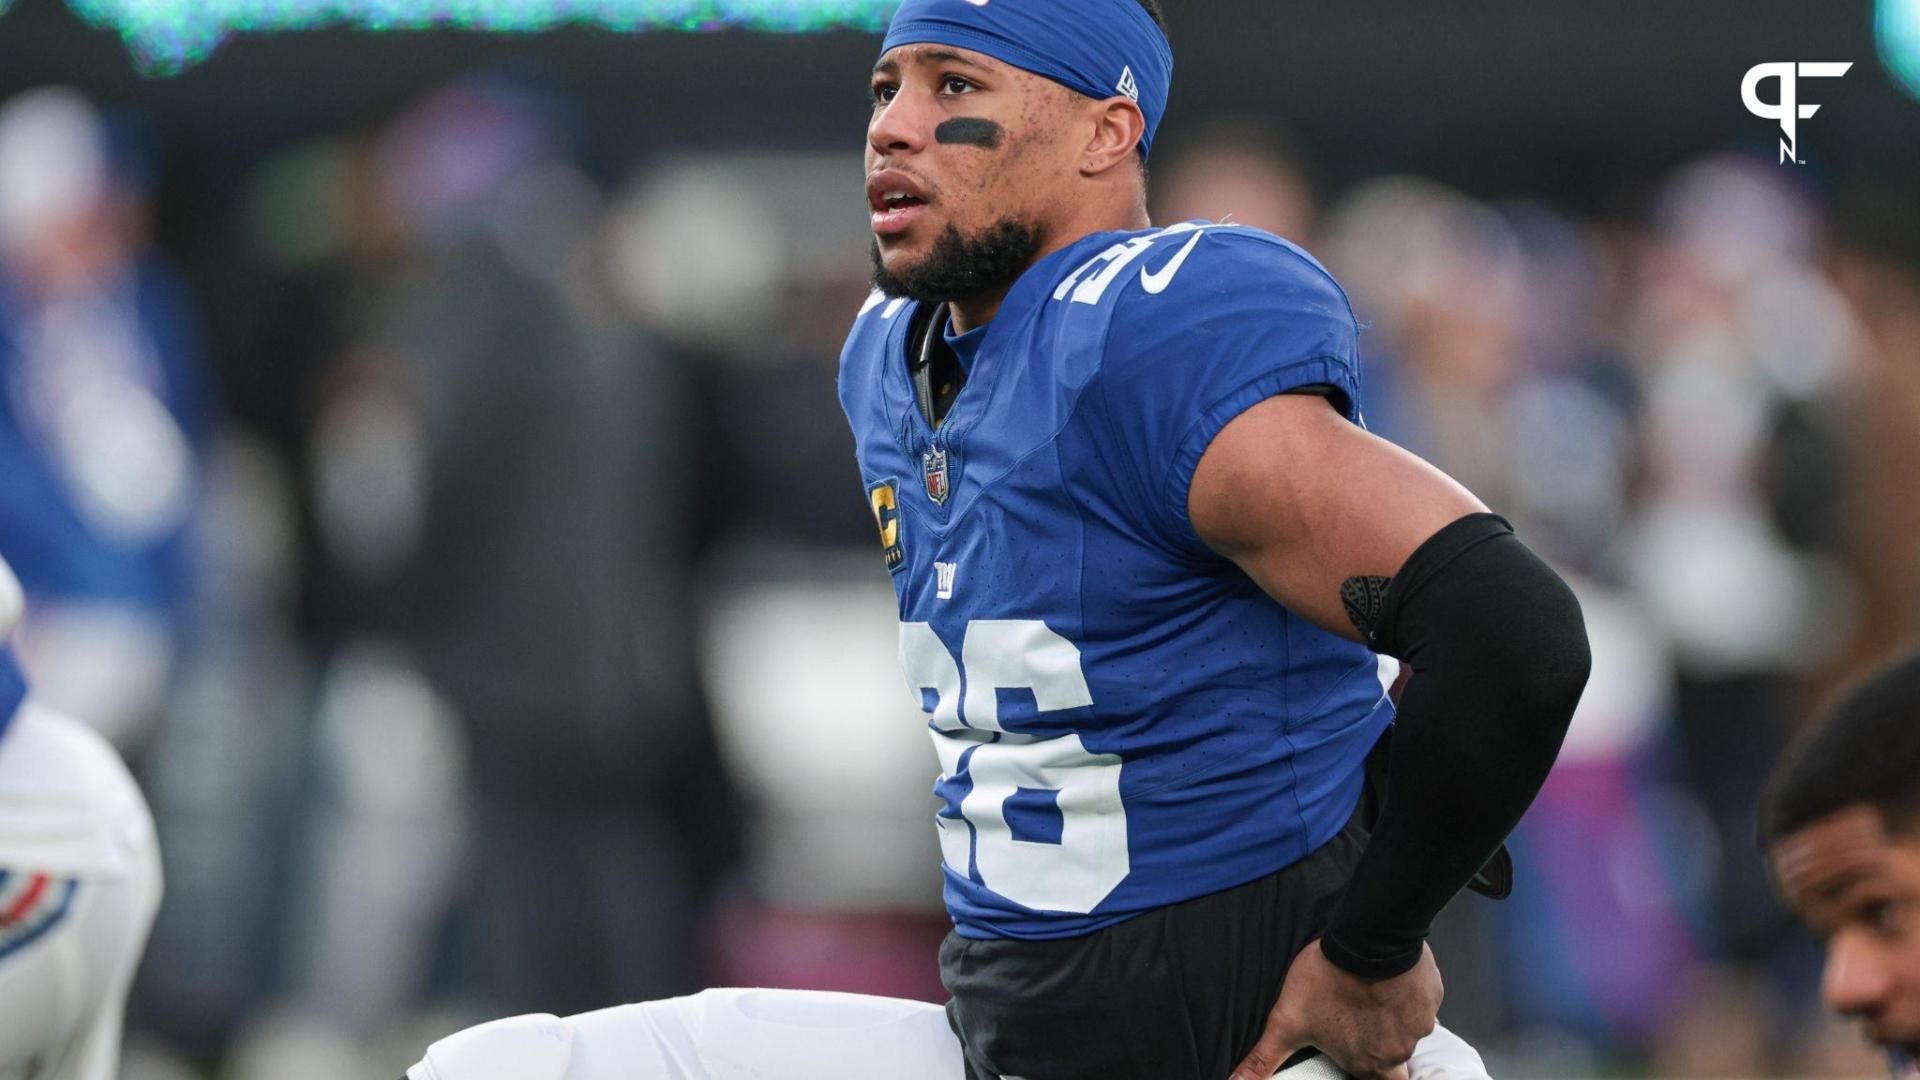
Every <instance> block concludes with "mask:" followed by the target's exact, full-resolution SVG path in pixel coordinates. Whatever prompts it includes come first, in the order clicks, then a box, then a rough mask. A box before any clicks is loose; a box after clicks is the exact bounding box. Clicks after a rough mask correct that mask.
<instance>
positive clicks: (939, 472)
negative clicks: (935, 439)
mask: <svg viewBox="0 0 1920 1080" xmlns="http://www.w3.org/2000/svg"><path fill="white" fill-rule="evenodd" d="M921 464H922V466H923V468H922V469H921V473H922V474H923V475H924V476H925V477H926V479H927V498H929V499H932V500H933V504H934V505H935V506H945V505H946V504H947V496H949V495H951V494H953V489H952V487H951V486H949V484H948V478H947V448H946V447H944V446H930V447H928V448H927V453H926V456H925V457H923V458H922V459H921Z"/></svg>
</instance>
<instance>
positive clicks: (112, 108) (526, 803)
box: [0, 0, 1920, 1080]
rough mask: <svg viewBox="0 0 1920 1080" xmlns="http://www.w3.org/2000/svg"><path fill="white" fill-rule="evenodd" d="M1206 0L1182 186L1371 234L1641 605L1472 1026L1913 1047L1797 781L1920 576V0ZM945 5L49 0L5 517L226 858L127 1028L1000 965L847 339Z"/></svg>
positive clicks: (1420, 402)
mask: <svg viewBox="0 0 1920 1080" xmlns="http://www.w3.org/2000/svg"><path fill="white" fill-rule="evenodd" d="M1166 6H1167V7H1168V9H1169V16H1170V20H1171V22H1172V24H1173V29H1174V41H1175V46H1176V50H1177V52H1178V56H1179V73H1178V77H1177V80H1176V88H1175V95H1174V104H1173V108H1172V113H1171V116H1170V118H1169V123H1168V126H1167V128H1166V132H1167V134H1166V137H1165V138H1164V139H1163V140H1162V144H1161V148H1160V149H1158V150H1157V151H1156V155H1155V162H1154V202H1155V207H1156V219H1157V220H1160V221H1163V222H1164V221H1171V220H1178V219H1184V218H1191V217H1209V218H1218V217H1222V216H1225V215H1228V214H1231V215H1232V216H1233V217H1234V219H1235V220H1238V221H1242V222H1245V223H1248V224H1254V225H1259V226H1263V227H1266V228H1270V229H1273V230H1274V231H1277V232H1279V233H1281V234H1283V235H1285V236H1288V237H1290V238H1293V239H1296V240H1298V241H1300V242H1302V243H1303V244H1305V245H1306V246H1308V247H1309V248H1310V249H1311V250H1313V251H1315V252H1316V253H1318V254H1319V255H1320V256H1321V257H1322V258H1323V260H1324V261H1326V262H1327V263H1328V264H1329V265H1330V266H1331V268H1332V269H1333V270H1334V272H1335V273H1336V274H1337V275H1339V276H1340V277H1341V279H1342V280H1343V281H1344V282H1345V283H1346V284H1347V286H1348V287H1349V289H1350V290H1351V291H1352V293H1353V295H1354V299H1355V303H1356V307H1357V308H1358V310H1359V313H1360V317H1361V319H1362V320H1363V322H1365V323H1367V324H1369V326H1370V329H1369V330H1368V332H1367V334H1366V336H1365V338H1364V342H1363V344H1364V348H1365V352H1366V360H1367V363H1368V365H1369V366H1368V368H1367V370H1366V380H1367V382H1366V392H1367V395H1368V397H1367V412H1368V415H1369V420H1370V423H1371V425H1372V426H1373V427H1374V428H1375V429H1376V430H1378V431H1380V432H1381V433H1383V434H1385V435H1387V436H1388V437H1390V438H1393V439H1395V440H1397V441H1400V442H1402V443H1404V444H1405V445H1407V446H1409V447H1411V448H1413V449H1415V450H1417V451H1419V452H1420V453H1422V454H1424V455H1426V456H1428V457H1429V458H1431V459H1433V460H1434V461H1436V462H1437V463H1439V464H1440V465H1441V466H1443V467H1444V468H1446V469H1447V470H1449V471H1451V472H1452V473H1454V474H1455V475H1456V476H1458V477H1460V478H1462V479H1463V480H1464V481H1466V482H1467V483H1468V484H1469V485H1470V486H1472V487H1473V488H1474V489H1475V490H1476V491H1477V492H1479V493H1480V494H1481V495H1482V497H1483V498H1485V499H1486V500H1487V501H1488V502H1489V503H1490V504H1492V505H1493V506H1494V508H1495V509H1497V510H1499V511H1501V512H1503V513H1505V514H1507V515H1509V516H1510V517H1512V518H1513V519H1514V520H1515V521H1516V523H1517V524H1518V525H1519V527H1520V528H1521V531H1522V533H1523V535H1525V536H1527V537H1528V538H1529V539H1530V540H1532V541H1533V543H1534V544H1535V545H1536V547H1538V548H1540V549H1541V550H1543V551H1545V552H1547V553H1549V554H1550V555H1551V556H1552V557H1554V558H1555V559H1556V560H1557V561H1558V562H1559V564H1560V566H1561V567H1562V568H1563V569H1564V570H1565V571H1566V572H1567V573H1568V574H1569V575H1570V576H1573V577H1575V578H1576V579H1577V580H1578V582H1579V583H1580V588H1581V590H1582V592H1583V594H1584V599H1585V601H1586V605H1587V611H1588V614H1589V619H1590V622H1591V630H1592V633H1593V637H1594V643H1595V651H1596V656H1597V666H1596V673H1595V677H1594V680H1593V684H1592V686H1591V688H1590V689H1589V692H1588V696H1587V700H1586V702H1585V704H1584V706H1583V709H1582V713H1581V715H1580V717H1579V718H1578V720H1577V723H1576V731H1575V734H1574V736H1573V738H1572V740H1571V741H1570V743H1569V746H1568V748H1567V752H1566V754H1565V755H1564V757H1563V760H1562V764H1561V766H1560V768H1559V769H1558V771H1557V773H1556V775H1555V777H1554V779H1553V781H1552V782H1551V783H1550V784H1549V786H1548V788H1547V790H1546V792H1545V794H1544V795H1543V796H1542V798H1541V800H1540V802H1539V804H1538V805H1537V806H1536V808H1535V810H1534V811H1533V813H1532V815H1531V816H1530V818H1529V820H1528V822H1527V823H1526V825H1525V826H1524V827H1523V829H1522V831H1521V834H1520V835H1519V836H1518V838H1517V843H1516V848H1517V854H1518V857H1519V867H1520V883H1519V884H1520V887H1519V890H1518V891H1517V893H1516V895H1515V897H1514V898H1513V899H1512V900H1511V901H1510V902H1508V903H1506V904H1501V905H1494V904H1490V903H1487V902H1484V901H1480V900H1478V899H1475V898H1466V899H1463V900H1461V901H1459V902H1458V903H1456V904H1455V906H1454V908H1453V909H1452V910H1451V911H1450V912H1449V914H1448V916H1447V918H1446V922H1445V924H1444V925H1443V926H1442V928H1441V929H1440V931H1439V934H1438V938H1437V940H1436V943H1435V944H1436V950H1437V952H1438V953H1439V956H1440V959H1441V963H1442V966H1443V968H1444V970H1445V972H1446V976H1447V983H1448V990H1449V996H1448V1016H1449V1022H1450V1024H1451V1025H1452V1026H1453V1027H1454V1028H1455V1029H1457V1030H1459V1031H1461V1032H1463V1033H1465V1034H1467V1035H1468V1036H1469V1037H1471V1038H1473V1039H1474V1040H1475V1041H1476V1042H1477V1043H1478V1044H1479V1045H1480V1046H1481V1047H1482V1048H1483V1049H1484V1050H1485V1051H1486V1054H1487V1057H1488V1059H1489V1061H1490V1063H1491V1064H1493V1065H1494V1066H1495V1071H1496V1074H1498V1075H1503V1076H1512V1077H1539V1076H1590V1075H1612V1076H1627V1075H1647V1076H1698V1077H1706V1076H1864V1075H1874V1074H1875V1072H1876V1070H1879V1069H1882V1068H1883V1067H1882V1066H1879V1065H1878V1064H1877V1063H1876V1062H1875V1061H1874V1060H1873V1059H1872V1058H1871V1056H1869V1055H1867V1054H1866V1053H1865V1051H1863V1050H1861V1049H1859V1048H1857V1047H1855V1046H1854V1045H1853V1040H1852V1038H1851V1036H1850V1035H1849V1034H1848V1033H1847V1032H1845V1031H1842V1030H1839V1029H1837V1028H1836V1027H1835V1026H1833V1025H1831V1024H1828V1023H1826V1022H1823V1021H1822V1020H1821V1019H1820V1016H1819V1012H1818V1009H1817V1006H1816V1003H1815V999H1814V990H1815V983H1816V980H1817V966H1818V959H1817V956H1816V954H1815V953H1814V951H1813V949H1812V947H1811V944H1810V943H1809V942H1808V941H1806V940H1805V939H1804V938H1803V937H1802V936H1801V935H1800V934H1798V933H1797V932H1796V931H1795V930H1794V928H1793V927H1792V926H1791V925H1790V924H1789V922H1788V921H1787V919H1786V917H1785V916H1784V914H1783V913H1782V911H1781V910H1780V909H1779V908H1778V907H1777V906H1776V905H1775V904H1774V903H1773V901H1772V900H1771V899H1770V896H1769V892H1768V890H1767V887H1766V881H1765V877H1764V871H1763V869H1762V867H1761V865H1760V863H1759V860H1758V858H1757V856H1756V854H1755V852H1754V848H1753V844H1752V841H1751V806H1752V801H1753V797H1754V794H1755V789H1756V786H1757V784H1758V782H1759V779H1760V777H1761V775H1762V773H1763V772H1764V770H1765V769H1766V767H1767V766H1768V764H1769V762H1770V761H1771V759H1772V757H1773V756H1774V754H1775V753H1776V752H1777V750H1778V748H1779V746H1780V744H1781V742H1782V740H1783V739H1785V738H1787V737H1788V736H1789V735H1790V733H1791V731H1792V730H1793V729H1794V727H1795V725H1796V724H1797V723H1799V722H1800V721H1801V719H1802V718H1803V717H1804V716H1805V715H1806V712H1807V710H1808V708H1809V705H1810V703H1812V702H1814V701H1816V700H1818V698H1819V696H1820V695H1821V694H1822V693H1824V692H1825V691H1827V690H1828V689H1830V688H1831V687H1832V686H1834V685H1835V683H1836V682H1837V681H1839V680H1842V679H1844V678H1845V677H1846V676H1847V675H1848V674H1850V673H1853V672H1856V671H1858V670H1859V669H1860V668H1861V667H1862V666H1863V665H1865V664H1867V663H1870V662H1871V661H1872V660H1874V659H1875V658H1877V657H1880V656H1883V655H1884V654H1886V653H1887V652H1888V651H1890V650H1891V649H1893V648H1895V647H1896V646H1897V645H1899V644H1900V643H1902V642H1903V641H1910V640H1911V639H1912V638H1913V636H1914V634H1915V632H1916V630H1917V629H1920V497H1917V496H1920V481H1916V479H1915V478H1916V476H1920V2H1916V0H1881V2H1880V3H1878V4H1874V3H1870V2H1868V0H1688V2H1685V3H1674V2H1670V0H1669V2H1654V0H1627V2H1621V3H1613V4H1591V3H1584V2H1579V3H1576V2H1573V0H1472V2H1461V3H1449V4H1431V3H1423V2H1420V0H1373V2H1370V3H1367V4H1364V5H1351V4H1341V5H1335V4H1320V3H1299V2H1282V0H1167V2H1166ZM889 7H890V5H889V4H887V3H885V2H883V0H872V2H860V0H814V2H811V3H809V2H806V0H780V2H775V0H760V2H757V3H752V2H742V3H734V4H726V3H716V2H694V0H677V2H676V0H597V2H594V3H586V2H583V0H573V2H567V0H461V2H457V3H456V2H450V0H363V2H358V3H353V2H339V3H320V2H317V0H315V2H303V0H217V2H215V0H209V2H205V3H194V2H191V0H176V2H167V0H141V2H135V0H70V2H62V0H12V2H11V3H9V2H8V0H0V554H4V555H5V556H6V557H7V558H8V559H9V560H11V561H12V562H13V563H14V564H15V565H16V567H17V568H18V569H19V571H20V576H21V577H22V578H23V579H24V580H25V581H26V584H27V586H28V588H29V591H30V592H31V593H32V602H33V604H34V609H33V613H32V617H31V620H30V623H29V626H28V628H27V632H26V637H25V640H24V646H23V648H24V652H25V660H26V662H27V663H28V665H29V666H30V668H31V670H32V671H33V673H34V675H35V677H36V679H37V681H38V685H39V686H40V688H41V691H42V693H43V695H44V696H46V697H48V698H49V699H51V701H52V702H53V703H54V704H57V705H59V706H61V707H63V708H65V709H66V710H67V711H69V712H71V713H74V714H76V715H79V716H83V717H87V718H89V719H91V720H92V721H94V722H95V723H98V724H99V725H100V726H101V727H102V728H103V729H104V730H105V731H106V732H107V733H108V734H109V735H110V736H111V737H112V738H113V739H114V741H115V742H116V743H117V744H118V745H119V746H120V747H121V749H122V750H123V751H124V752H125V753H126V754H127V755H128V756H129V757H130V759H131V760H132V761H133V762H134V764H135V766H136V768H137V771H138V773H139V775H140V776H141V778H142V780H143V782H144V783H145V785H146V787H147V789H148V791H149V794H150V797H151V799H152V802H153V804H154V809H155V812H156V815H157V817H158V820H159V824H160V830H161V840H162V844H163V847H164V849H165V853H166V866H167V874H168V896H167V903H166V905H165V907H164V908H163V910H162V912H161V915H160V919H159V923H158V925H157V927H156V929H155V933H154V938H153V943H152V947H151V949H150V952H149V954H148V957H147V962H146V965H145V968H144V970H143V974H142V976H141V980H140V985H139V988H138V993H137V996H136V999H135V1001H134V1004H133V1009H132V1016H131V1018H130V1046H129V1053H128V1058H127V1061H126V1064H125V1069H124V1075H125V1076H127V1077H129V1078H136V1080H190V1078H211V1077H221V1078H232V1080H255V1078H263V1080H264V1078H267V1077H272V1078H275V1080H306V1078H314V1080H320V1078H334V1077H346V1076H383V1075H384V1076H391V1075H395V1074H397V1072H398V1071H400V1069H401V1068H402V1067H404V1066H405V1065H406V1064H407V1063H408V1062H409V1061H411V1060H412V1059H413V1056H414V1055H415V1054H416V1053H417V1051H418V1050H419V1049H420V1047H422V1046H423V1045H424V1044H425V1042H427V1041H429V1040H430V1039H431V1038H433V1037H437V1036H438V1035H440V1034H443V1033H445V1032H447V1031H450V1030H452V1029H453V1028H455V1027H458V1026H461V1025H463V1024H465V1023H468V1022H471V1021H473V1020H476V1019H482V1018H487V1017H491V1016H497V1015H504V1014H507V1013H512V1012H522V1011H556V1012H562V1013H565V1012H569V1011H579V1010H583V1009H588V1008H593V1007H597V1006H602V1005H608V1004H613V1003H616V1002H620V1001H628V1000H639V999H644V998H650V997H660V996H666V995H671V994H677V993H683V992H691V991H693V990H695V989H698V988H699V987H701V986H704V985H709V984H725V985H741V984H760V985H777V986H803V987H817V988H831V989H847V990H859V991H869V992H875V993H887V994H899V995H905V996H914V997H924V998H927V999H929V1000H939V999H940V997H941V991H940V987H939V984H938V978H937V973H936V971H935V966H934V946H935V943H936V941H937V940H938V938H939V936H940V935H941V933H942V932H943V929H944V925H945V920H944V916H943V915H942V914H941V912H940V909H939V899H938V894H937V887H938V880H937V874H936V872H935V867H936V861H937V859H938V853H937V850H936V845H935V840H934V834H933V830H932V829H930V828H929V827H928V821H927V813H928V811H929V810H930V809H931V806H932V803H931V799H930V796H929V794H928V786H929V784H930V781H931V778H932V776H933V773H934V771H935V764H934V761H933V758H932V755H931V754H930V753H929V752H928V748H927V745H926V741H925V738H924V736H923V735H922V733H921V728H920V722H919V720H918V719H917V716H918V714H917V712H916V711H915V703H914V702H912V701H911V700H910V699H909V698H908V696H907V694H906V692H905V690H904V688H903V686H902V682H901V680H900V678H899V676H898V675H897V673H896V672H895V669H894V666H893V665H894V661H893V652H894V647H893V615H892V609H891V606H890V605H891V603H892V601H891V596H890V592H889V586H888V582H887V580H886V576H885V574H884V573H881V572H880V565H881V564H880V557H879V551H878V550H877V548H876V547H875V546H874V538H873V536H872V524H871V521H870V519H869V518H868V516H867V512H866V510H865V508H864V505H863V503H862V500H861V499H860V497H859V488H858V487H857V484H858V477H857V475H856V473H855V470H854V468H853V465H852V461H851V449H852V443H851V440H850V438H849V436H848V435H847V433H846V430H845V427H844V424H843V422H842V419H841V417H840V414H839V411H838V407H837V404H836V402H835V397H834V389H833V377H834V363H835V359H836V357H837V353H838V348H839V344H840V339H841V335H842V333H843V331H844V330H845V327H846V325H847V323H848V322H849V320H850V318H851V316H852V314H853V313H854V311H855V310H856V309H857V308H858V306H859V304H860V302H861V299H862V297H863V295H864V293H865V289H866V286H865V284H864V277H865V272H866V257H865V231H864V229H865V224H864V218H865V211H864V208H863V200H862V198H861V196H860V194H859V190H860V188H859V183H860V166H859V164H858V155H859V150H860V145H861V132H862V128H863V124H864V122H865V117H866V104H865V97H866V94H865V73H866V69H867V67H868V65H869V64H870V63H871V61H872V59H873V56H874V53H875V50H876V48H877V45H878V39H877V37H876V36H875V35H874V34H873V33H872V28H874V27H877V26H879V25H881V24H882V23H883V22H884V18H885V15H886V13H887V10H888V9H889ZM727 16H733V17H735V21H738V22H745V23H751V24H753V25H752V26H751V27H741V26H728V25H726V24H727V22H728V18H727ZM454 24H458V25H454ZM690 31H711V32H690ZM1773 61H1851V62H1853V63H1854V68H1853V70H1852V71H1851V72H1850V73H1849V74H1848V75H1847V76H1846V77H1845V78H1843V79H1838V80H1834V79H1823V80H1817V81H1811V82H1809V83H1805V84H1803V91H1802V100H1803V101H1807V100H1811V101H1817V102H1819V103H1820V104H1821V105H1822V108H1821V109H1820V111H1819V113H1818V115H1817V116H1816V117H1815V118H1813V119H1811V120H1807V121H1804V122H1802V124H1801V125H1800V143H1799V149H1800V156H1801V157H1802V158H1804V159H1805V160H1806V162H1807V164H1805V165H1792V164H1781V163H1779V161H1778V160H1777V158H1778V151H1777V144H1778V141H1779V131H1778V129H1777V126H1776V125H1775V124H1773V123H1772V122H1770V121H1767V120H1763V119H1759V118H1756V117H1755V116H1753V115H1750V114H1749V113H1748V112H1747V111H1746V110H1745V109H1744V108H1743V107H1742V104H1741V99H1740V83H1741V77H1742V75H1743V74H1744V73H1745V72H1746V71H1747V69H1748V68H1750V67H1752V66H1753V65H1755V64H1758V63H1762V62H1773ZM1882 1074H1883V1073H1882Z"/></svg>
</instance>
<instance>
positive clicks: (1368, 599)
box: [1340, 577, 1393, 641]
mask: <svg viewBox="0 0 1920 1080" xmlns="http://www.w3.org/2000/svg"><path fill="white" fill-rule="evenodd" d="M1391 584H1393V579H1392V578H1383V577H1350V578H1348V579H1347V580H1346V581H1344V582H1342V583H1341V585H1340V602H1341V603H1343V604H1345V605H1346V607H1347V618H1349V619H1351V620H1353V627H1354V629H1356V630H1358V631H1360V636H1362V637H1364V638H1366V639H1367V640H1368V641H1372V640H1373V637H1374V634H1375V633H1377V632H1378V631H1379V629H1380V612H1381V609H1383V608H1384V607H1385V606H1386V603H1387V586H1389V585H1391Z"/></svg>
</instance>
